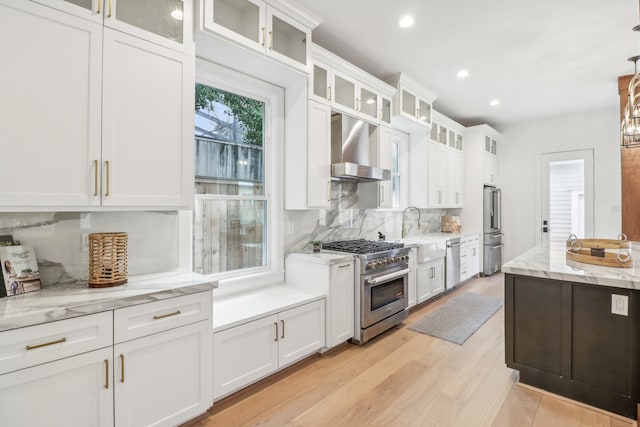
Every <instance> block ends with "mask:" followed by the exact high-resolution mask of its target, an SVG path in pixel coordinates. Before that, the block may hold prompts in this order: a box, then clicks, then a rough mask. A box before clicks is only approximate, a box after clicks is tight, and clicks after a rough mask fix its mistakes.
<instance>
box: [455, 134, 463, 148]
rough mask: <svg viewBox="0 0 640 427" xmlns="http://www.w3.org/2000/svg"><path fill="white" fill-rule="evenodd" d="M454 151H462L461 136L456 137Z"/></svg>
mask: <svg viewBox="0 0 640 427" xmlns="http://www.w3.org/2000/svg"><path fill="white" fill-rule="evenodd" d="M456 149H458V150H460V151H462V135H456Z"/></svg>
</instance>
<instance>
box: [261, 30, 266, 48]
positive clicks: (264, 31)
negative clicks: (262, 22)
mask: <svg viewBox="0 0 640 427" xmlns="http://www.w3.org/2000/svg"><path fill="white" fill-rule="evenodd" d="M266 39H267V33H266V28H264V27H262V46H264V43H265V40H266Z"/></svg>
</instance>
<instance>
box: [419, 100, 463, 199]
mask: <svg viewBox="0 0 640 427" xmlns="http://www.w3.org/2000/svg"><path fill="white" fill-rule="evenodd" d="M463 133H464V127H463V126H462V125H460V124H459V123H457V122H455V121H453V120H451V119H449V118H448V117H446V116H444V115H442V114H440V113H438V112H437V111H434V112H433V125H432V127H431V129H429V136H428V142H425V141H423V140H417V141H412V142H411V153H412V154H411V157H410V160H409V163H410V166H411V167H410V174H411V181H410V187H409V190H410V202H411V204H412V205H414V206H417V207H420V208H461V207H462V206H463V193H464V173H465V171H464V158H465V155H464V153H463V151H462V137H463ZM425 164H426V168H425V167H424V165H425Z"/></svg>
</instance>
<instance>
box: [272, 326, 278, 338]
mask: <svg viewBox="0 0 640 427" xmlns="http://www.w3.org/2000/svg"><path fill="white" fill-rule="evenodd" d="M273 326H275V327H276V336H275V337H273V340H274V341H278V322H273Z"/></svg>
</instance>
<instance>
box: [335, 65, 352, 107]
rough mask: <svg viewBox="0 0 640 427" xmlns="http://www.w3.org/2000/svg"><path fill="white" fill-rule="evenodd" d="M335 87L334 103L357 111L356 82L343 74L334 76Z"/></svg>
mask: <svg viewBox="0 0 640 427" xmlns="http://www.w3.org/2000/svg"><path fill="white" fill-rule="evenodd" d="M333 87H334V88H335V96H334V99H333V101H334V103H335V104H338V105H340V106H341V107H343V108H344V109H347V110H351V111H354V112H355V111H357V108H358V106H357V98H356V82H355V80H352V79H350V78H348V77H345V76H343V75H341V74H338V73H334V74H333Z"/></svg>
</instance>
